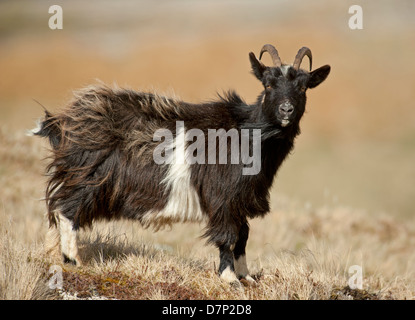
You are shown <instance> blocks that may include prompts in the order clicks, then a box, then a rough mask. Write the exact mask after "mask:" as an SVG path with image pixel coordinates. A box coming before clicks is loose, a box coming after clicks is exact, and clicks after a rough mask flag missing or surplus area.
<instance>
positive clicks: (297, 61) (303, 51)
mask: <svg viewBox="0 0 415 320" xmlns="http://www.w3.org/2000/svg"><path fill="white" fill-rule="evenodd" d="M304 56H307V57H308V58H309V59H310V71H311V64H312V63H313V58H312V56H311V50H310V49H309V48H307V47H302V48H301V49H300V50H298V53H297V55H296V56H295V59H294V63H293V68H294V69H295V70H298V69H299V68H300V64H301V61H302V60H303V58H304Z"/></svg>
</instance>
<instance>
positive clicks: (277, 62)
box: [259, 44, 281, 67]
mask: <svg viewBox="0 0 415 320" xmlns="http://www.w3.org/2000/svg"><path fill="white" fill-rule="evenodd" d="M264 52H268V53H269V54H270V56H271V58H272V62H273V63H274V65H275V66H276V67H281V59H280V56H279V55H278V51H277V49H275V47H274V46H272V45H270V44H266V45H264V46H263V47H262V49H261V53H260V54H259V60H261V57H262V54H263V53H264Z"/></svg>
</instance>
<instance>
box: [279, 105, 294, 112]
mask: <svg viewBox="0 0 415 320" xmlns="http://www.w3.org/2000/svg"><path fill="white" fill-rule="evenodd" d="M293 111H294V107H293V105H292V104H291V103H289V102H284V103H283V104H281V105H280V112H281V113H284V114H286V115H290V114H291V113H293Z"/></svg>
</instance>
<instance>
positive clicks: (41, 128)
mask: <svg viewBox="0 0 415 320" xmlns="http://www.w3.org/2000/svg"><path fill="white" fill-rule="evenodd" d="M28 135H30V136H40V137H44V138H46V137H47V138H49V142H50V144H51V146H52V148H53V149H55V150H56V149H57V148H58V146H59V144H60V142H61V137H62V133H61V129H60V124H59V121H58V120H57V119H56V117H54V116H53V115H52V114H51V113H50V112H49V111H48V110H46V109H45V116H44V117H43V118H40V119H39V120H38V122H37V127H36V128H34V129H32V130H30V131H29V132H28Z"/></svg>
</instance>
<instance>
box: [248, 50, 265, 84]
mask: <svg viewBox="0 0 415 320" xmlns="http://www.w3.org/2000/svg"><path fill="white" fill-rule="evenodd" d="M249 61H251V66H252V72H253V73H254V75H255V77H257V78H258V80H260V81H262V77H263V75H264V71H265V69H266V68H267V67H266V66H264V65H263V64H262V63H261V62H260V61H258V60H257V58H256V57H255V54H254V53H253V52H250V53H249Z"/></svg>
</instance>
